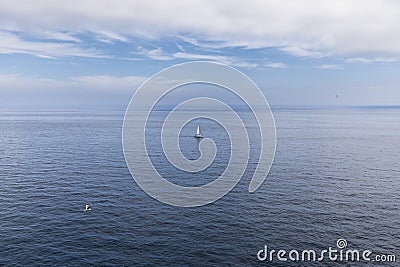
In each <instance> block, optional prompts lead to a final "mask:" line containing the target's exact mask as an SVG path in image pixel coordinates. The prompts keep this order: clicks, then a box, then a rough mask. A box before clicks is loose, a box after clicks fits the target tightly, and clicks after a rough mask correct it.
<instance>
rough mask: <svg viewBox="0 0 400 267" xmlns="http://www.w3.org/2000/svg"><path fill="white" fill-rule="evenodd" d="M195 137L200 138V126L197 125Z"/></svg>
mask: <svg viewBox="0 0 400 267" xmlns="http://www.w3.org/2000/svg"><path fill="white" fill-rule="evenodd" d="M194 137H196V138H202V136H201V133H200V126H197V131H196V134H195V135H194Z"/></svg>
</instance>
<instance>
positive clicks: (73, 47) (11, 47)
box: [0, 31, 107, 58]
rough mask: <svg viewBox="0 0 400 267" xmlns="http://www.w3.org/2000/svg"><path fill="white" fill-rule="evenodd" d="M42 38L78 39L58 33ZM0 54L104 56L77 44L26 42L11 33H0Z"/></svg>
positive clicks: (50, 56)
mask: <svg viewBox="0 0 400 267" xmlns="http://www.w3.org/2000/svg"><path fill="white" fill-rule="evenodd" d="M42 36H44V38H46V39H47V38H50V39H58V40H60V39H63V41H65V40H66V39H67V41H75V40H78V39H73V38H72V37H71V38H67V36H66V35H62V34H60V33H52V34H45V35H42ZM0 40H1V42H0V54H28V55H32V56H36V57H42V58H57V57H70V56H72V57H89V58H104V57H107V56H106V55H104V54H102V53H100V52H99V51H97V50H95V49H87V48H81V47H79V46H78V45H77V44H73V43H69V42H67V43H65V42H63V43H62V42H51V41H50V42H48V41H28V40H24V39H23V38H21V36H20V35H18V34H16V33H12V32H6V31H0Z"/></svg>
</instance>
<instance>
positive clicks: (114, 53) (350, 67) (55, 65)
mask: <svg viewBox="0 0 400 267" xmlns="http://www.w3.org/2000/svg"><path fill="white" fill-rule="evenodd" d="M399 33H400V3H399V2H398V1H388V0H386V1H372V0H364V1H355V0H350V1H344V0H343V1H341V0H339V1H325V0H321V1H320V0H318V1H317V0H308V1H275V0H274V1H247V2H246V3H244V2H243V1H207V0H204V1H168V2H167V1H84V2H82V1H68V2H60V1H50V2H48V1H0V40H1V42H0V105H1V107H2V109H18V108H25V109H30V108H32V109H36V108H57V107H58V108H60V109H62V108H63V107H65V108H69V109H75V108H76V109H79V108H81V107H112V108H118V109H119V108H121V109H123V108H124V107H125V106H126V105H127V103H128V102H129V99H130V97H131V95H132V94H133V92H134V90H135V89H136V88H137V87H138V86H139V85H140V83H141V82H142V81H144V79H146V78H147V77H149V76H150V75H152V74H154V73H155V72H157V71H160V70H161V69H163V68H165V67H168V66H170V65H172V64H176V63H181V62H187V61H192V60H210V61H217V62H221V63H225V64H228V65H230V66H233V67H236V68H238V69H239V70H241V71H242V72H244V73H245V74H247V75H248V76H249V77H250V78H252V79H253V80H254V81H255V82H256V83H257V84H258V85H259V87H260V88H261V89H262V90H263V92H264V94H265V95H266V97H267V99H268V100H269V102H270V104H272V105H399V104H400V90H399V86H398V85H399V84H400V75H399V73H400V62H399V61H400V35H399ZM336 95H338V96H339V97H338V98H336V97H335V96H336Z"/></svg>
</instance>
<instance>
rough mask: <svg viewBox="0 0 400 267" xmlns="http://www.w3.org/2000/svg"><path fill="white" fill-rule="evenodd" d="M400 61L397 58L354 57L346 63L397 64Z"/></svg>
mask: <svg viewBox="0 0 400 267" xmlns="http://www.w3.org/2000/svg"><path fill="white" fill-rule="evenodd" d="M399 60H400V59H399V58H397V57H374V58H365V57H352V58H348V59H346V60H345V61H346V62H347V63H364V64H367V63H377V62H378V63H392V62H397V61H399Z"/></svg>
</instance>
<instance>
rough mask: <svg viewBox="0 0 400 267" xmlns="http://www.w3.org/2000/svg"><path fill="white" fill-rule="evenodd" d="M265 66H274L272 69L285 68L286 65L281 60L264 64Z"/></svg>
mask: <svg viewBox="0 0 400 267" xmlns="http://www.w3.org/2000/svg"><path fill="white" fill-rule="evenodd" d="M264 66H265V67H269V68H274V69H286V68H287V67H288V66H287V65H286V64H284V63H281V62H273V63H268V64H265V65H264Z"/></svg>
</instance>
